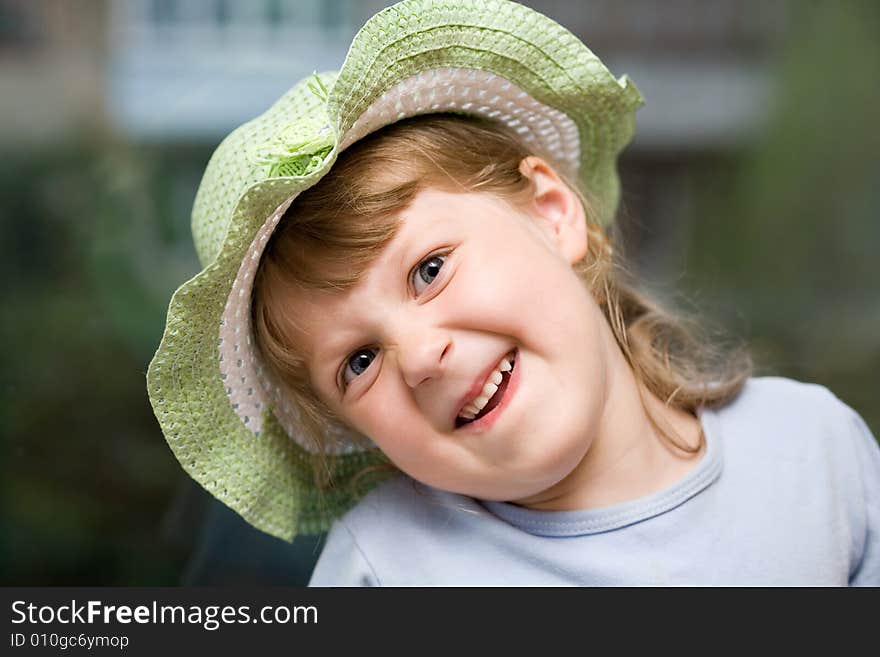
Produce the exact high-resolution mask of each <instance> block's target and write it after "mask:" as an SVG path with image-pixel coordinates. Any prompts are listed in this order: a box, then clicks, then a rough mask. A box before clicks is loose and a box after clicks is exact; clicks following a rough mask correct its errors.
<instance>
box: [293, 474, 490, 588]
mask: <svg viewBox="0 0 880 657" xmlns="http://www.w3.org/2000/svg"><path fill="white" fill-rule="evenodd" d="M478 518H479V519H480V520H482V521H485V520H487V519H490V520H491V519H492V518H494V517H493V516H491V514H489V512H488V511H486V510H485V509H484V508H483V507H482V506H481V505H480V504H479V503H478V502H476V500H473V499H472V498H469V497H466V496H463V495H456V494H454V493H448V492H446V491H441V490H438V489H435V488H431V487H429V486H425V485H423V484H420V483H418V482H416V481H414V480H413V479H411V478H409V477H407V476H405V475H398V476H395V477H392V478H391V479H389V480H388V481H386V482H384V483H382V484H380V485H379V486H377V487H376V488H375V489H374V490H372V491H371V492H370V493H368V494H367V495H366V496H365V497H364V498H363V499H362V500H361V501H360V502H358V503H357V504H356V505H355V506H354V507H353V508H351V509H350V510H349V511H348V512H347V513H345V515H343V516H342V517H341V518H339V519H338V520H337V521H336V522H335V523H334V524H333V527H332V528H331V530H330V533H329V534H328V535H327V540H326V543H325V546H324V549H323V551H322V553H321V557H320V558H319V560H318V563H317V565H316V567H315V571H314V573H313V575H312V580H311V581H310V585H311V586H395V585H409V584H411V583H423V582H427V581H432V580H434V579H436V577H437V576H438V575H440V574H442V572H443V571H444V570H445V567H443V566H441V565H440V564H439V563H438V561H440V560H442V557H443V555H444V554H455V553H456V550H455V547H456V546H457V545H458V544H459V542H460V541H461V540H463V537H470V538H471V539H475V538H476V535H477V534H479V527H481V526H483V522H475V521H476V520H477V519H478ZM494 521H495V522H499V521H498V520H497V519H495V520H494Z"/></svg>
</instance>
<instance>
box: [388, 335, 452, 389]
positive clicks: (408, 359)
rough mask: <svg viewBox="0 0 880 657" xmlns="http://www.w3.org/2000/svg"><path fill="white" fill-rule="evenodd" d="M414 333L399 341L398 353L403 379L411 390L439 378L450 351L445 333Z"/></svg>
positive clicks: (447, 336) (450, 347)
mask: <svg viewBox="0 0 880 657" xmlns="http://www.w3.org/2000/svg"><path fill="white" fill-rule="evenodd" d="M414 333H416V334H415V335H411V336H407V338H406V340H405V341H401V344H400V350H399V352H398V362H399V365H400V369H401V372H402V373H403V379H404V381H406V383H407V385H408V386H409V387H411V388H415V387H416V386H417V385H419V384H420V383H422V382H424V381H426V380H428V379H434V378H437V377H439V376H440V375H441V374H442V373H443V371H444V370H445V369H446V358H447V356H448V355H449V353H450V352H451V351H452V340H451V339H450V337H449V334H448V333H446V332H445V331H438V330H434V331H431V332H429V333H425V331H424V330H422V331H419V332H414Z"/></svg>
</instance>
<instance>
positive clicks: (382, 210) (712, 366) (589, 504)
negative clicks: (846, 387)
mask: <svg viewBox="0 0 880 657" xmlns="http://www.w3.org/2000/svg"><path fill="white" fill-rule="evenodd" d="M640 104H641V97H640V95H639V93H638V91H637V90H636V88H635V87H634V86H633V85H632V83H631V82H629V81H628V80H627V79H626V78H625V77H624V78H621V79H620V80H617V79H615V78H613V77H612V76H611V74H610V73H609V72H608V71H607V70H606V69H605V67H604V66H602V64H601V62H599V60H598V59H597V58H596V57H595V56H594V55H593V54H592V53H591V52H590V51H589V50H587V49H586V47H585V46H584V45H583V44H582V43H580V42H579V41H578V40H577V39H576V38H575V37H574V36H573V35H571V34H570V33H568V32H567V31H566V30H564V29H563V28H562V27H560V26H558V25H557V24H555V23H553V22H552V21H550V20H549V19H547V18H545V17H543V16H541V15H539V14H536V13H535V12H533V11H531V10H529V9H527V8H525V7H522V6H520V5H516V4H514V3H509V2H504V1H502V0H489V1H485V2H458V3H448V2H447V3H442V4H439V3H438V4H435V3H431V2H423V1H417V0H408V1H406V2H403V3H400V4H399V5H395V6H394V7H391V8H389V9H386V10H384V11H383V12H380V13H379V14H377V15H376V16H374V17H373V18H372V19H371V20H370V21H369V22H368V23H367V25H366V26H365V27H364V28H363V29H362V30H361V31H360V32H359V33H358V35H357V37H356V38H355V41H354V43H353V44H352V47H351V50H350V51H349V55H348V57H347V58H346V61H345V63H344V64H343V67H342V70H341V71H340V72H339V74H338V75H335V76H334V75H333V74H325V75H322V76H315V77H314V78H313V79H312V80H306V81H303V82H301V83H300V84H299V85H297V86H296V87H294V89H292V90H291V91H290V92H289V93H288V94H287V95H285V96H284V97H283V98H282V99H281V100H280V101H279V102H278V103H277V104H276V105H275V106H273V108H271V109H270V110H269V111H268V112H267V113H266V114H264V115H262V116H261V117H259V118H257V119H255V120H254V121H252V122H250V123H248V124H246V125H244V126H242V127H241V128H239V129H238V130H236V131H235V132H234V133H233V134H232V135H230V136H229V137H228V138H227V139H226V140H225V141H224V143H223V144H222V145H221V146H220V147H219V148H218V150H217V152H216V153H215V155H214V157H213V158H212V160H211V162H210V163H209V165H208V168H207V170H206V173H205V177H204V179H203V182H202V185H201V187H200V189H199V193H198V196H197V198H196V203H195V207H194V210H193V232H194V237H195V242H196V246H197V249H198V251H199V255H200V258H201V260H202V262H203V263H204V264H205V269H204V270H203V271H202V272H201V273H200V274H199V275H198V276H196V277H195V278H194V279H193V280H191V281H189V282H188V283H186V284H185V285H184V286H182V287H181V288H180V290H178V292H177V293H176V294H175V296H174V298H173V299H172V303H171V307H170V309H169V318H168V326H167V328H166V332H165V336H164V338H163V341H162V344H161V345H160V347H159V350H158V352H157V354H156V357H155V358H154V360H153V362H152V363H151V366H150V371H149V374H148V383H149V388H150V396H151V400H152V401H153V405H154V409H155V410H156V414H157V417H158V418H159V421H160V423H161V425H162V428H163V430H164V432H165V434H166V436H167V438H168V441H169V444H170V445H171V447H172V449H173V450H174V452H175V454H176V455H177V457H178V458H179V460H180V461H181V464H182V465H183V466H184V468H185V469H186V470H187V471H188V472H189V473H190V474H191V475H192V476H193V477H195V478H196V479H197V480H198V481H199V482H200V483H201V484H202V485H204V486H205V487H206V488H207V489H208V490H209V491H211V492H212V493H213V494H214V495H215V496H217V497H218V498H219V499H221V500H222V501H224V502H225V503H226V504H228V505H229V506H230V507H232V508H233V509H235V510H236V511H238V512H239V513H241V514H242V516H243V517H245V519H247V520H248V521H249V522H251V523H252V524H254V526H256V527H258V528H260V529H262V530H264V531H267V532H269V533H271V534H274V535H276V536H280V537H283V538H287V539H292V538H293V536H294V535H296V534H297V533H300V532H315V531H322V530H324V529H326V528H328V527H330V526H331V523H332V529H331V530H330V533H329V535H328V538H327V542H326V545H325V547H324V551H323V553H322V555H321V558H320V560H319V562H318V565H317V567H316V570H315V573H314V575H313V579H312V584H313V585H414V584H435V585H445V584H450V585H476V584H479V585H483V584H490V585H491V584H494V585H511V584H515V585H536V584H537V585H567V584H580V585H591V584H599V585H615V584H622V585H632V584H643V585H644V584H672V585H675V584H788V585H792V584H812V585H816V584H838V585H846V584H875V585H876V584H880V539H878V535H877V532H878V530H880V450H878V448H877V445H876V443H875V441H874V439H873V437H872V436H871V434H870V432H869V431H868V429H867V427H866V426H865V424H864V423H863V422H862V421H861V419H860V418H859V417H858V416H857V415H856V414H855V413H854V412H853V411H852V410H850V409H849V408H848V407H846V406H845V405H844V404H842V403H841V402H840V401H838V400H837V399H836V398H835V397H834V396H833V395H832V394H831V393H829V392H828V391H827V390H825V389H824V388H821V387H819V386H814V385H806V384H800V383H796V382H793V381H787V380H784V379H772V378H768V379H750V378H749V376H750V367H749V363H748V358H747V357H746V356H745V355H743V354H741V353H720V352H719V351H718V350H714V349H712V348H711V347H709V346H705V345H704V344H703V343H701V342H700V340H699V339H698V338H697V337H695V334H694V332H693V330H692V329H691V328H689V327H688V325H687V324H685V323H684V322H683V321H681V320H679V319H677V318H676V317H674V316H673V315H671V314H669V313H667V312H664V311H663V310H661V309H660V308H659V307H658V306H657V305H655V304H654V303H652V302H651V301H649V300H648V299H647V298H646V297H645V296H644V295H642V294H641V293H639V292H638V291H637V290H636V287H635V286H634V285H633V284H632V283H630V282H628V281H627V279H626V278H625V276H624V275H623V273H622V272H623V269H622V267H621V262H620V257H619V254H618V252H617V251H616V250H615V248H614V246H613V244H612V241H611V239H610V237H609V234H608V231H607V230H606V227H607V226H608V225H609V224H610V222H611V220H612V219H613V216H614V212H615V210H616V206H617V200H618V197H619V190H618V179H617V175H616V168H615V167H616V164H615V163H616V158H617V156H618V154H619V152H620V150H621V149H622V148H623V147H624V146H625V144H626V143H628V141H629V140H630V138H631V136H632V131H633V125H634V123H633V114H634V111H635V109H636V107H638V105H640Z"/></svg>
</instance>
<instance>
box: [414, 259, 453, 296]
mask: <svg viewBox="0 0 880 657" xmlns="http://www.w3.org/2000/svg"><path fill="white" fill-rule="evenodd" d="M444 262H446V256H445V255H432V256H430V257H428V258H425V259H424V260H422V261H421V262H420V263H419V265H418V267H416V268H415V269H414V270H413V273H412V284H413V289H414V290H415V291H416V294H421V293H422V292H423V291H424V289H425V288H424V287H420V285H422V284H424V285H425V287H427V286H428V285H430V284H431V283H433V282H434V279H435V278H437V276H439V275H440V270H441V269H442V268H443V263H444Z"/></svg>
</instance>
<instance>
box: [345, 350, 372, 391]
mask: <svg viewBox="0 0 880 657" xmlns="http://www.w3.org/2000/svg"><path fill="white" fill-rule="evenodd" d="M375 358H376V349H374V348H372V347H368V348H365V349H358V350H357V351H356V352H354V353H353V354H352V355H351V356H349V357H348V360H347V361H346V362H345V370H344V371H343V372H342V381H343V383H344V384H345V385H346V386H347V385H348V384H349V383H351V382H352V381H353V380H354V379H355V377H358V376H360V375H361V374H363V373H364V372H366V371H367V368H368V367H369V366H370V363H372V362H373V359H375Z"/></svg>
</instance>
